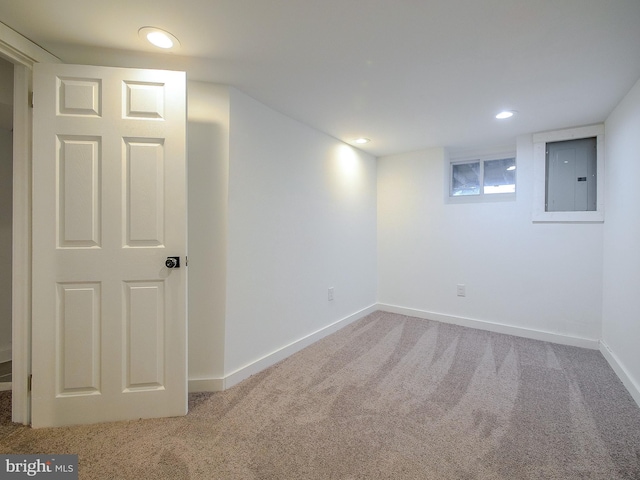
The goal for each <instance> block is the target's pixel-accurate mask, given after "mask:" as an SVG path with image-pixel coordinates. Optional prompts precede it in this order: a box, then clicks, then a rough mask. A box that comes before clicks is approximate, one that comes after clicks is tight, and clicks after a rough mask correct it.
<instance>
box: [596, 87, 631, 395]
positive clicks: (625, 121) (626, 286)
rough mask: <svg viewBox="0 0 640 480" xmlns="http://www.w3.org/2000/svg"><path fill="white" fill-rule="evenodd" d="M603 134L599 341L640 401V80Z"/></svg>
mask: <svg viewBox="0 0 640 480" xmlns="http://www.w3.org/2000/svg"><path fill="white" fill-rule="evenodd" d="M605 137H606V139H605V141H606V147H605V148H606V162H607V163H606V171H607V178H606V184H607V185H606V205H605V208H606V213H605V225H604V226H605V228H604V288H603V292H604V295H603V315H602V316H603V325H602V339H603V343H604V344H605V345H606V347H607V348H608V349H610V352H611V354H612V355H613V357H614V359H615V360H616V361H617V363H618V365H619V367H620V368H621V369H622V372H620V371H619V372H618V373H619V374H620V375H621V378H622V379H623V380H624V381H625V383H626V385H627V388H629V389H630V391H631V392H632V394H634V396H635V398H636V401H637V402H638V403H639V404H640V348H638V342H639V340H640V320H639V314H638V294H639V292H640V289H639V287H640V248H639V244H640V208H639V205H640V190H639V189H638V185H637V179H638V178H640V81H638V83H636V85H635V86H634V87H633V88H632V89H631V91H630V92H629V93H628V94H627V96H626V97H625V98H624V99H623V100H622V102H621V103H620V104H619V105H618V106H617V107H616V109H615V110H614V111H613V112H612V113H611V115H610V116H609V118H608V119H607V121H606V122H605ZM625 377H626V378H625Z"/></svg>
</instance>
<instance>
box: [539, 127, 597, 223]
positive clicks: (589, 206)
mask: <svg viewBox="0 0 640 480" xmlns="http://www.w3.org/2000/svg"><path fill="white" fill-rule="evenodd" d="M596 146H597V139H596V138H595V137H593V138H582V139H579V140H567V141H564V142H548V143H547V152H546V154H547V155H546V157H547V158H546V170H545V171H546V182H545V185H546V192H545V193H546V197H545V210H546V211H547V212H580V211H595V210H596V206H597V203H596V193H597V188H596V187H597V168H596V167H597V155H596V152H597V151H596Z"/></svg>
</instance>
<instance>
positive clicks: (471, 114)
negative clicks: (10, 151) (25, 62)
mask: <svg viewBox="0 0 640 480" xmlns="http://www.w3.org/2000/svg"><path fill="white" fill-rule="evenodd" d="M0 21H1V22H3V23H5V24H6V25H8V26H9V27H11V28H13V29H14V30H16V31H18V32H19V33H21V34H23V35H24V36H26V37H27V38H29V39H31V40H32V41H34V42H35V43H37V44H39V45H40V46H41V47H43V48H45V49H46V50H48V51H49V52H51V53H52V54H54V55H56V56H58V57H59V58H60V59H61V60H63V61H64V62H67V63H87V64H103V65H113V66H132V67H133V66H142V67H148V68H166V69H180V70H186V71H187V73H188V77H189V78H190V79H193V80H203V81H210V82H214V83H222V84H228V85H232V86H234V87H236V88H238V89H240V90H241V91H243V92H245V93H246V94H248V95H250V96H252V97H254V98H256V99H257V100H260V101H261V102H263V103H265V104H267V105H269V106H270V107H272V108H274V109H276V110H278V111H280V112H282V113H284V114H287V115H289V116H291V117H293V118H295V119H297V120H299V121H301V122H304V123H306V124H308V125H310V126H312V127H315V128H317V129H319V130H321V131H324V132H326V133H328V134H330V135H333V136H335V137H337V138H339V139H341V140H344V141H347V142H351V141H352V140H353V139H354V138H355V137H357V136H366V137H369V138H371V140H372V141H371V143H370V144H368V145H366V146H365V147H362V148H363V149H364V150H367V151H369V152H371V153H373V154H375V155H385V154H391V153H399V152H405V151H411V150H417V149H421V148H426V147H431V146H451V147H460V148H462V147H469V146H478V147H486V146H492V145H502V144H506V143H511V142H513V141H514V139H515V136H516V135H518V134H520V133H531V132H537V131H544V130H552V129H558V128H565V127H574V126H580V125H586V124H592V123H598V122H602V121H603V120H604V119H605V118H606V117H607V115H608V114H609V113H610V112H611V110H612V109H613V108H614V107H615V106H616V104H617V103H618V102H619V101H620V100H621V99H622V97H623V96H624V95H625V94H626V93H627V92H628V91H629V89H630V88H631V87H632V86H633V84H634V83H635V82H636V81H637V80H638V78H640V0H224V1H222V0H181V1H176V0H135V1H131V0H110V1H109V2H106V1H104V0H55V1H54V0H2V1H0ZM146 25H153V26H156V27H161V28H164V29H166V30H168V31H170V32H172V33H173V34H174V35H175V36H177V37H178V38H179V39H180V42H181V48H180V49H179V50H178V51H176V52H174V53H156V52H155V51H154V50H153V49H152V48H151V47H149V46H147V45H145V44H144V42H143V41H142V40H140V39H139V38H138V34H137V32H138V29H139V28H140V27H142V26H146ZM502 109H514V110H517V111H518V115H517V116H516V117H515V118H513V119H510V120H507V121H498V120H496V119H495V118H494V115H495V114H496V113H497V112H498V111H500V110H502Z"/></svg>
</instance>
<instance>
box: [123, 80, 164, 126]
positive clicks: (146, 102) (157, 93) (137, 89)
mask: <svg viewBox="0 0 640 480" xmlns="http://www.w3.org/2000/svg"><path fill="white" fill-rule="evenodd" d="M124 88H125V92H124V99H125V102H124V116H125V117H129V118H146V119H161V118H163V117H164V95H165V88H164V84H162V83H150V82H144V83H143V82H124Z"/></svg>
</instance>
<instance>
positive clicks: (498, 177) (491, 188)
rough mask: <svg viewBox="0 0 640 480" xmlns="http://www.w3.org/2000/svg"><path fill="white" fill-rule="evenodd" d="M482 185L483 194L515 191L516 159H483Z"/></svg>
mask: <svg viewBox="0 0 640 480" xmlns="http://www.w3.org/2000/svg"><path fill="white" fill-rule="evenodd" d="M483 185H484V190H483V192H484V193H485V194H491V193H514V192H515V191H516V159H515V158H503V159H501V160H487V161H485V162H484V184H483Z"/></svg>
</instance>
